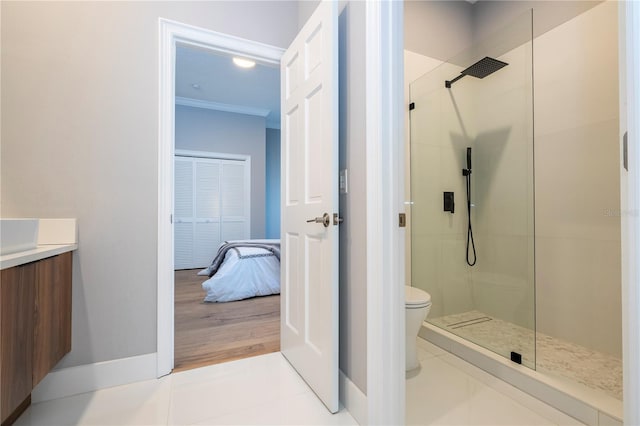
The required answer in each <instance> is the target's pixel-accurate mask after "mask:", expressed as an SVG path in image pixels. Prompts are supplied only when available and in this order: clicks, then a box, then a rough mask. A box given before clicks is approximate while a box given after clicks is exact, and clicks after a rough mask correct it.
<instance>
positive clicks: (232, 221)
mask: <svg viewBox="0 0 640 426" xmlns="http://www.w3.org/2000/svg"><path fill="white" fill-rule="evenodd" d="M221 163H222V164H221V167H222V173H221V180H222V182H221V183H222V188H221V190H222V240H223V241H228V240H245V239H247V238H249V220H248V218H249V200H248V197H249V194H248V191H247V188H248V183H249V182H248V179H249V176H248V173H247V172H248V167H245V162H240V161H225V160H223V161H221Z"/></svg>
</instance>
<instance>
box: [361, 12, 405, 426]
mask: <svg viewBox="0 0 640 426" xmlns="http://www.w3.org/2000/svg"><path fill="white" fill-rule="evenodd" d="M403 13H404V5H403V2H400V1H376V2H367V3H366V11H365V33H366V34H365V37H366V49H365V52H366V70H367V71H366V80H365V84H366V142H367V144H366V185H367V219H366V220H367V231H366V232H367V234H366V235H367V406H368V410H367V423H368V424H372V425H374V424H377V425H385V424H404V423H405V421H404V419H405V344H406V342H405V332H404V330H405V296H404V284H405V271H404V244H405V230H404V228H400V227H399V214H400V213H404V212H405V206H404V169H405V164H404V58H403V49H404V38H403V34H404V18H403Z"/></svg>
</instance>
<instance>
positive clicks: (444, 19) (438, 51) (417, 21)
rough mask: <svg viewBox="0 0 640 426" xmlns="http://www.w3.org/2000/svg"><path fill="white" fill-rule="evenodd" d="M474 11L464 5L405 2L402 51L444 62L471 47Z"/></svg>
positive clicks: (457, 2) (441, 2) (460, 3)
mask: <svg viewBox="0 0 640 426" xmlns="http://www.w3.org/2000/svg"><path fill="white" fill-rule="evenodd" d="M473 7H474V5H472V4H471V3H468V2H466V1H462V0H460V1H405V2H404V48H405V49H406V50H410V51H412V52H416V53H420V54H421V55H424V56H429V57H431V58H435V59H440V60H441V61H446V60H448V59H450V58H452V57H453V56H454V55H455V54H456V53H458V52H460V51H461V50H463V49H465V48H466V47H467V46H469V45H470V44H471V41H472V37H473V26H472V22H473V21H472V17H473V16H472V14H473Z"/></svg>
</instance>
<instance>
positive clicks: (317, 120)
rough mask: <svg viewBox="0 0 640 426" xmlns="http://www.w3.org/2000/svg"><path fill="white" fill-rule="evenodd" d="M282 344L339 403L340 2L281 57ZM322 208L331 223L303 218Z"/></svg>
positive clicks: (322, 393)
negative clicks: (335, 222) (334, 217)
mask: <svg viewBox="0 0 640 426" xmlns="http://www.w3.org/2000/svg"><path fill="white" fill-rule="evenodd" d="M280 69H281V71H280V72H281V90H282V95H281V99H282V112H283V114H282V134H283V136H284V137H283V147H282V154H281V155H282V170H283V175H282V201H281V208H282V216H281V221H282V222H281V227H282V241H281V243H282V251H283V255H282V257H281V259H280V261H281V282H282V285H281V311H282V314H281V343H280V346H281V351H282V353H283V354H284V356H285V357H286V358H287V359H288V360H289V362H290V363H291V365H293V367H294V368H295V369H296V370H297V371H298V373H299V374H300V375H301V376H302V377H303V378H304V380H305V381H306V382H307V384H309V386H310V387H311V388H312V389H313V391H314V392H315V393H316V394H317V395H318V397H319V398H320V399H321V400H322V401H323V402H324V404H325V405H326V406H327V408H328V409H329V410H330V411H331V412H336V411H338V397H339V395H338V226H337V225H336V224H334V223H333V221H332V219H333V213H334V212H338V182H337V178H338V2H335V1H323V2H321V3H320V5H319V6H318V8H317V9H316V11H315V12H314V14H313V15H312V16H311V18H309V21H307V23H306V24H305V26H304V28H302V30H301V31H300V33H299V34H298V36H297V37H296V38H295V40H294V41H293V43H292V44H291V46H290V47H289V49H288V50H287V51H286V52H285V54H284V55H283V57H282V60H281V67H280ZM325 213H326V214H327V215H328V216H329V218H330V223H329V225H328V226H327V227H325V226H324V224H323V223H316V222H308V221H309V220H310V219H314V218H316V217H322V216H323V215H324V214H325Z"/></svg>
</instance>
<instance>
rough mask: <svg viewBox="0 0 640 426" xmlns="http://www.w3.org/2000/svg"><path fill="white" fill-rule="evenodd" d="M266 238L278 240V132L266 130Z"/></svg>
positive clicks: (276, 130)
mask: <svg viewBox="0 0 640 426" xmlns="http://www.w3.org/2000/svg"><path fill="white" fill-rule="evenodd" d="M266 169H267V170H266V172H267V176H266V177H267V179H266V194H265V195H266V201H267V203H266V229H265V231H266V232H265V234H266V236H267V238H280V130H278V129H267V151H266Z"/></svg>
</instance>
